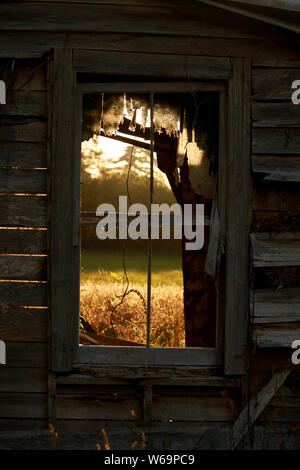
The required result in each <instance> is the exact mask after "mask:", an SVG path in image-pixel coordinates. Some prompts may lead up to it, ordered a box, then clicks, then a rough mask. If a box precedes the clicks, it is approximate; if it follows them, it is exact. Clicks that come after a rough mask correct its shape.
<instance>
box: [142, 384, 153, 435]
mask: <svg viewBox="0 0 300 470" xmlns="http://www.w3.org/2000/svg"><path fill="white" fill-rule="evenodd" d="M151 422H152V385H151V384H146V385H145V386H144V397H143V424H144V425H145V426H150V425H151Z"/></svg>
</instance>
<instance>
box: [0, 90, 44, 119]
mask: <svg viewBox="0 0 300 470" xmlns="http://www.w3.org/2000/svg"><path fill="white" fill-rule="evenodd" d="M45 115H46V93H45V92H44V91H30V90H28V91H18V90H11V91H8V92H7V94H6V104H5V105H2V106H1V107H0V116H40V117H42V116H45Z"/></svg>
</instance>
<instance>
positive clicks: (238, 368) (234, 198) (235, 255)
mask: <svg viewBox="0 0 300 470" xmlns="http://www.w3.org/2000/svg"><path fill="white" fill-rule="evenodd" d="M232 66H233V70H232V77H231V79H230V82H229V108H228V111H229V151H228V163H227V194H226V215H227V222H226V225H227V229H226V276H225V278H226V299H225V305H226V306H225V358H224V359H225V372H226V373H227V374H228V375H230V374H240V373H245V370H246V364H247V311H248V286H249V279H248V262H249V260H248V239H249V234H248V231H249V211H250V200H249V191H250V135H249V131H250V64H249V62H248V61H244V60H243V59H233V60H232Z"/></svg>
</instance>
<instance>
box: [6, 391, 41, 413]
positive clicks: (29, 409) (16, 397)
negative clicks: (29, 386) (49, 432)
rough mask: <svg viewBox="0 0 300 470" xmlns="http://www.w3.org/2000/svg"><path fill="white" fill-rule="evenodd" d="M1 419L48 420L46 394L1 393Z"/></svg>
mask: <svg viewBox="0 0 300 470" xmlns="http://www.w3.org/2000/svg"><path fill="white" fill-rule="evenodd" d="M0 416H1V418H31V419H34V418H35V419H37V418H46V417H47V394H46V393H18V392H1V393H0Z"/></svg>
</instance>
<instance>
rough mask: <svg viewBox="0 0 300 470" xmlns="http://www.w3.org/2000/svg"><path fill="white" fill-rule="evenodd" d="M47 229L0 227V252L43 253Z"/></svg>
mask: <svg viewBox="0 0 300 470" xmlns="http://www.w3.org/2000/svg"><path fill="white" fill-rule="evenodd" d="M46 244H47V230H27V229H0V247H1V248H0V254H24V255H25V254H26V255H44V254H46V252H47V248H46Z"/></svg>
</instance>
